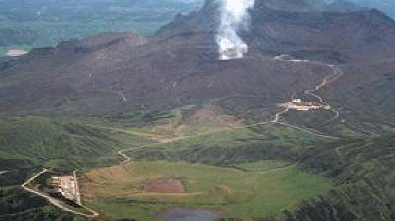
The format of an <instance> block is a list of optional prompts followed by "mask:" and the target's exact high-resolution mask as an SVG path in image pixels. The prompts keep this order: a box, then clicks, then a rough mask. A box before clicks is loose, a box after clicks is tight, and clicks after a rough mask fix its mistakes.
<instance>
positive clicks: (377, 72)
mask: <svg viewBox="0 0 395 221" xmlns="http://www.w3.org/2000/svg"><path fill="white" fill-rule="evenodd" d="M295 2H297V1H295ZM301 2H303V1H301ZM266 3H267V2H266V1H256V3H255V6H254V8H252V9H251V10H250V14H251V27H250V30H249V32H245V31H244V32H241V33H239V34H240V35H241V36H242V38H243V39H244V40H245V41H246V42H247V44H248V47H249V51H248V54H246V55H245V57H244V58H243V59H238V60H229V61H221V60H218V59H217V58H218V52H217V50H218V47H217V45H216V43H215V35H216V33H217V26H218V11H217V7H218V6H217V5H216V4H215V1H211V0H207V1H206V3H205V5H204V6H203V8H202V9H201V10H199V11H197V12H193V13H191V14H189V15H187V16H183V15H177V16H176V17H175V18H174V21H173V22H172V23H170V24H168V25H166V26H164V27H162V28H161V29H160V30H159V31H158V32H157V33H156V34H155V36H154V37H153V38H145V37H139V36H136V35H133V34H130V33H104V34H99V35H97V36H92V37H90V38H86V39H75V40H70V41H64V42H61V43H60V44H59V45H57V46H56V47H53V48H52V47H50V48H39V49H34V50H32V51H31V52H30V53H29V54H26V55H24V56H21V57H19V58H17V59H12V60H11V59H8V60H7V61H4V62H3V63H2V65H1V70H0V78H1V82H2V84H1V87H0V103H1V106H0V107H1V112H2V114H14V113H27V114H29V113H40V114H42V113H51V114H78V115H79V114H82V115H125V113H134V112H136V111H137V112H141V111H143V112H144V111H147V110H163V109H171V108H173V107H175V106H179V105H187V104H204V103H208V102H213V101H215V100H218V99H221V98H224V97H229V96H232V95H235V96H245V97H248V96H250V97H251V96H252V97H254V96H255V97H259V100H253V101H247V109H254V108H260V107H275V105H276V104H277V103H281V102H285V101H289V100H290V99H291V97H292V96H294V95H295V94H300V93H302V92H303V91H304V90H307V89H311V88H312V87H314V86H315V85H317V84H319V82H320V81H322V79H323V77H324V76H326V75H328V73H330V71H331V70H330V69H329V68H328V66H326V65H322V64H320V63H318V62H315V63H314V62H307V63H303V64H301V63H295V62H294V63H292V62H281V61H273V60H272V58H273V57H274V56H277V55H280V54H290V55H291V56H293V57H294V58H295V59H302V60H314V61H319V62H325V63H327V64H339V65H340V67H341V68H344V76H343V77H342V78H340V79H338V80H337V81H336V82H335V83H333V84H332V85H329V86H328V87H329V88H328V90H327V91H331V94H328V95H324V96H328V97H330V99H332V100H331V102H333V103H336V104H337V105H339V106H343V104H346V105H347V107H350V108H351V109H352V110H355V109H358V110H359V111H363V110H366V108H365V107H366V106H367V105H375V106H376V104H375V103H374V102H376V101H374V102H373V101H372V100H369V99H368V98H366V96H367V94H375V96H377V102H379V106H377V107H381V108H382V111H380V113H383V114H385V113H388V112H389V110H390V109H389V108H391V104H393V103H395V102H393V97H392V98H391V96H392V94H394V93H393V92H394V87H392V86H391V84H393V83H394V81H393V77H392V76H393V74H392V72H391V69H390V68H388V67H393V63H394V61H393V57H394V55H395V54H394V53H395V47H394V46H395V22H394V21H393V20H392V19H391V18H389V17H388V16H386V15H385V14H383V13H382V12H380V11H378V10H369V11H358V12H346V13H339V12H318V11H303V12H301V11H298V12H295V11H280V10H274V9H273V8H270V7H267V6H268V4H266ZM298 4H299V3H298ZM362 64H363V66H362ZM361 67H364V68H363V70H362V71H361ZM373 67H378V68H377V69H375V68H373ZM373 69H374V71H371V72H369V73H367V70H373ZM361 72H362V73H365V74H363V77H362V74H361ZM383 85H385V87H386V89H387V90H386V91H385V92H384V91H383V90H381V89H380V87H382V86H383ZM325 92H326V91H323V92H321V93H325ZM328 93H329V92H328ZM387 94H390V95H391V96H390V97H388V96H387ZM329 95H330V96H329ZM356 96H365V98H366V99H359V98H358V99H357V97H356ZM384 97H385V99H384ZM238 105H239V103H238V102H237V101H235V103H234V104H232V105H231V106H233V107H234V106H238ZM379 115H380V116H381V117H377V118H376V119H377V120H378V119H381V120H383V119H384V118H382V115H381V114H379Z"/></svg>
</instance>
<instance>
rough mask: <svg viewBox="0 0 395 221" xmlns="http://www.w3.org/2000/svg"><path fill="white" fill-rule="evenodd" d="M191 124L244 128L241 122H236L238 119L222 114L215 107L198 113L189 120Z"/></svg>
mask: <svg viewBox="0 0 395 221" xmlns="http://www.w3.org/2000/svg"><path fill="white" fill-rule="evenodd" d="M187 121H188V122H189V123H192V124H197V123H209V124H216V125H221V126H230V127H242V126H243V124H242V123H241V122H238V121H236V119H235V118H234V117H232V116H230V115H226V114H222V113H220V112H219V111H218V110H215V109H214V108H213V107H206V108H203V109H200V110H198V111H196V113H195V114H193V115H192V116H191V117H189V118H188V119H187Z"/></svg>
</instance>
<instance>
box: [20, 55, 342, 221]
mask: <svg viewBox="0 0 395 221" xmlns="http://www.w3.org/2000/svg"><path fill="white" fill-rule="evenodd" d="M284 62H311V63H316V64H320V65H326V66H328V67H329V68H331V69H332V71H333V73H332V74H331V75H328V76H326V77H325V78H324V79H323V80H322V82H321V83H320V84H319V85H317V86H316V87H315V88H314V89H311V90H306V91H304V94H307V95H310V96H312V97H315V98H316V99H318V101H319V102H320V103H323V104H326V105H327V106H329V105H328V104H327V103H326V102H325V101H324V100H323V99H322V97H320V96H319V95H317V94H315V93H314V92H316V91H318V90H320V89H321V88H322V87H324V86H326V85H327V84H328V83H330V82H332V81H334V80H336V79H338V78H339V77H340V76H342V75H343V72H342V71H341V70H340V69H339V68H338V67H335V66H334V65H327V64H324V63H322V62H315V61H306V60H291V61H284ZM118 94H119V95H120V96H121V98H122V100H123V101H125V100H126V98H125V97H124V96H123V94H122V93H121V92H120V91H119V93H118ZM236 96H237V95H236ZM259 97H262V96H259ZM226 98H229V96H227V97H226ZM221 99H223V98H221ZM330 110H332V111H334V112H335V113H336V116H335V117H338V116H339V112H338V111H336V110H334V109H333V108H332V107H330ZM288 111H289V108H288V107H287V108H286V109H284V110H282V111H280V112H279V113H276V115H275V118H274V119H273V120H272V121H268V122H260V123H254V124H250V125H245V126H242V127H229V128H224V129H221V130H215V131H210V132H206V133H201V134H196V135H189V136H181V137H176V138H172V139H166V141H165V142H159V143H155V144H151V145H143V146H139V147H131V148H126V149H122V150H118V151H117V153H118V155H120V156H121V157H122V158H124V160H123V161H122V162H121V163H120V164H121V165H122V164H129V163H131V162H132V160H133V159H132V158H131V157H129V156H127V155H126V154H125V152H127V151H131V150H134V149H137V148H148V147H154V146H159V145H163V144H167V143H171V142H174V141H179V140H183V139H187V138H195V137H200V136H204V135H209V134H212V133H216V132H220V131H224V130H235V129H243V128H251V127H254V126H258V125H265V124H281V125H284V126H288V127H292V128H294V129H297V130H300V131H303V132H306V133H309V134H311V135H313V136H318V137H322V138H326V139H339V138H337V137H333V136H327V135H321V134H317V133H314V132H311V131H309V130H307V129H304V128H301V127H297V126H295V125H291V124H288V123H285V122H280V121H279V120H280V117H281V115H282V114H284V113H286V112H288ZM107 129H109V128H107ZM115 131H120V130H115ZM124 132H126V133H133V132H130V131H124ZM134 134H139V135H140V133H139V132H136V133H134ZM145 136H147V135H145ZM150 136H151V135H150ZM280 169H282V168H280ZM47 171H48V169H45V168H44V169H43V171H41V172H39V173H37V174H36V175H34V176H33V177H31V178H29V179H28V180H27V181H26V182H25V183H23V184H22V187H23V188H24V189H25V190H26V191H28V192H31V193H33V194H36V195H39V196H41V197H44V198H46V199H48V200H49V202H50V203H51V204H53V205H55V206H57V207H59V208H60V209H62V210H63V211H66V212H71V213H73V214H76V215H81V216H84V217H87V218H94V217H97V216H99V213H97V212H96V211H93V210H91V209H89V208H86V207H84V206H83V207H84V208H85V209H86V210H88V211H89V212H91V213H92V214H91V215H87V214H84V213H81V212H78V211H74V210H71V209H69V208H67V207H64V206H62V205H61V202H60V201H59V200H57V199H55V198H53V197H50V196H47V195H45V194H43V193H40V192H38V191H35V190H33V189H30V188H28V187H26V186H27V185H28V184H29V183H30V182H31V181H32V180H34V179H35V178H37V177H39V176H40V175H41V174H43V173H45V172H47Z"/></svg>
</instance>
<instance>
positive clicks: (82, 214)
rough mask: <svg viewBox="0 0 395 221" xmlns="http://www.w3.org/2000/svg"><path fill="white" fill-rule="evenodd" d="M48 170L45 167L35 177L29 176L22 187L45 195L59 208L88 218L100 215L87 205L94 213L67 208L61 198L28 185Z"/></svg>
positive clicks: (42, 195)
mask: <svg viewBox="0 0 395 221" xmlns="http://www.w3.org/2000/svg"><path fill="white" fill-rule="evenodd" d="M47 171H48V169H46V168H44V169H43V170H42V171H41V172H39V173H37V174H36V175H34V176H33V177H31V178H29V179H28V180H26V182H24V183H23V184H22V185H21V186H22V188H23V189H24V190H26V191H28V192H30V193H33V194H36V195H39V196H41V197H44V198H45V199H48V200H49V202H50V203H51V204H52V205H54V206H56V207H59V208H60V209H62V210H63V211H66V212H71V213H74V214H76V215H81V216H84V217H87V218H94V217H97V216H99V213H97V212H96V211H93V210H91V209H89V208H86V207H84V208H85V209H87V210H88V211H89V212H91V213H92V215H88V214H85V213H81V212H77V211H75V210H72V209H70V208H67V207H65V206H63V205H62V201H60V200H58V199H55V198H53V197H50V196H48V195H46V194H43V193H41V192H39V191H36V190H34V189H31V188H29V187H27V185H28V184H29V183H30V182H32V181H33V180H34V179H36V178H37V177H39V176H41V174H43V173H45V172H47Z"/></svg>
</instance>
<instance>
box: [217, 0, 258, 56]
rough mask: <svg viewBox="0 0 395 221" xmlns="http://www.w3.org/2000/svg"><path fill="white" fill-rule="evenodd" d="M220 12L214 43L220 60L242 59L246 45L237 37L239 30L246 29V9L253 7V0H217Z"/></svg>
mask: <svg viewBox="0 0 395 221" xmlns="http://www.w3.org/2000/svg"><path fill="white" fill-rule="evenodd" d="M217 1H218V2H219V10H220V14H221V16H220V19H221V22H220V25H219V26H218V30H217V31H218V32H217V35H216V41H217V45H218V48H219V49H218V50H219V54H220V59H221V60H230V59H238V58H242V57H243V54H244V53H247V51H248V46H247V44H246V43H245V42H244V41H243V40H242V39H241V38H240V37H239V36H238V35H237V31H238V30H240V29H241V28H244V29H248V26H249V20H250V18H249V13H248V11H247V9H248V8H250V7H253V6H254V0H217Z"/></svg>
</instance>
